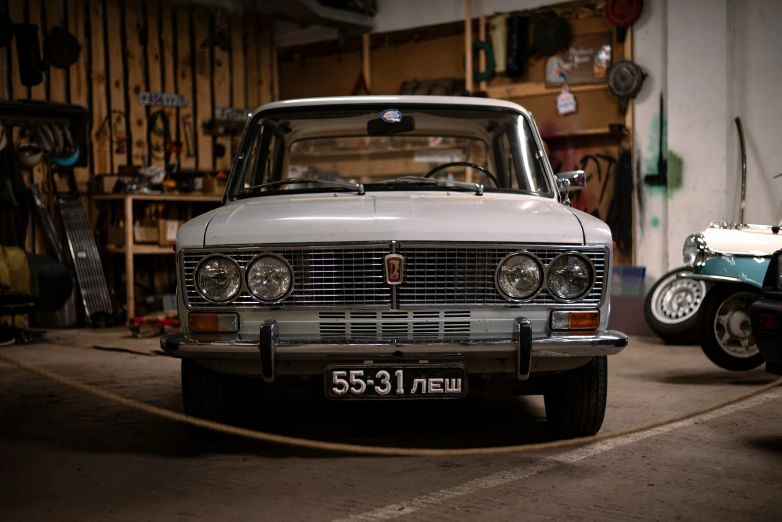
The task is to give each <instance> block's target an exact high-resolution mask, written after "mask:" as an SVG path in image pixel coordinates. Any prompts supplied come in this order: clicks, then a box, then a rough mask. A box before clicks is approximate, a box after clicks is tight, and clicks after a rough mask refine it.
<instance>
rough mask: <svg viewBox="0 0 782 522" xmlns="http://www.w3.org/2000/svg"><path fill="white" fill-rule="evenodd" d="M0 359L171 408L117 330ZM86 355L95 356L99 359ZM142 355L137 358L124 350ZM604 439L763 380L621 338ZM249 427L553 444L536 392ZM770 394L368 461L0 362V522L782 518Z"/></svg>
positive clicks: (357, 407)
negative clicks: (521, 447)
mask: <svg viewBox="0 0 782 522" xmlns="http://www.w3.org/2000/svg"><path fill="white" fill-rule="evenodd" d="M51 336H52V338H55V339H54V342H56V343H59V344H42V345H30V346H14V347H9V348H3V351H4V353H7V354H9V355H12V356H14V357H18V358H20V359H23V360H25V361H27V362H30V363H34V364H39V365H41V366H43V367H45V368H48V369H50V370H53V371H56V372H61V373H62V374H64V375H67V376H70V377H72V378H75V379H78V380H80V381H83V382H87V383H89V384H94V385H96V386H100V387H103V388H106V389H109V390H112V391H115V392H117V393H120V394H122V395H125V396H128V397H133V398H136V399H140V400H143V401H147V402H149V403H152V404H155V405H158V406H162V407H166V408H171V409H174V410H179V409H180V394H179V373H178V372H179V364H178V361H175V360H173V359H169V358H167V357H165V356H160V355H156V354H155V340H154V339H151V338H150V339H141V340H137V339H129V338H127V335H126V331H124V330H113V331H108V332H107V331H102V332H86V333H85V332H74V331H67V332H52V333H51ZM93 346H101V347H102V349H95V348H93ZM133 352H138V353H133ZM609 370H610V378H609V403H608V412H607V415H606V422H605V424H604V425H603V431H613V430H618V429H622V428H628V427H632V426H635V425H638V424H641V423H648V422H651V421H655V420H658V419H663V418H668V417H672V416H675V415H678V414H681V413H686V412H689V411H692V410H695V409H698V408H702V407H705V406H709V405H711V404H714V403H717V402H721V401H724V400H726V399H729V398H731V397H734V396H737V395H740V394H743V393H745V392H747V391H749V390H751V389H752V388H753V387H755V386H759V385H762V384H765V383H768V382H771V381H772V380H773V377H772V376H770V375H768V374H766V373H765V372H764V371H763V369H762V368H761V369H758V370H755V371H752V372H747V373H743V374H735V373H729V372H726V371H722V370H720V369H719V368H717V367H715V366H713V365H712V364H711V363H710V362H709V361H708V360H707V359H706V358H705V357H704V356H703V355H702V353H701V351H700V349H699V348H697V347H667V346H663V345H660V344H658V343H657V342H656V341H651V340H643V339H632V341H631V343H630V346H629V347H628V348H627V349H626V350H625V351H624V352H623V353H622V354H620V355H618V356H615V357H613V358H609ZM263 408H264V412H266V413H268V415H267V417H266V419H265V420H264V422H263V423H262V424H259V425H258V426H256V427H258V428H261V429H265V430H267V431H274V432H277V433H284V434H290V435H296V436H302V437H310V438H317V439H325V440H333V441H349V442H355V443H364V444H378V445H399V446H409V447H467V446H489V445H505V444H519V443H523V442H537V441H545V440H548V439H550V434H549V432H548V430H547V428H546V424H545V420H544V416H543V408H542V400H541V399H540V398H538V397H533V398H522V399H517V398H514V397H511V396H505V395H494V394H489V393H485V394H481V395H479V394H475V395H473V396H470V397H469V398H467V399H465V400H463V401H458V402H457V401H454V402H444V403H437V404H434V405H432V404H422V403H404V404H403V403H393V404H388V403H386V404H372V405H367V404H366V403H364V404H334V403H327V402H325V401H324V400H323V399H321V398H318V397H313V398H306V397H303V398H297V399H295V400H291V401H285V402H284V403H275V404H273V405H270V406H263ZM780 484H782V387H781V388H776V389H774V390H772V391H771V392H769V393H766V394H764V395H761V396H759V397H757V398H755V399H753V400H751V401H749V402H743V403H739V404H737V405H734V406H731V407H728V408H726V409H723V410H719V411H717V412H714V413H712V414H711V415H710V416H709V417H708V418H706V419H700V420H697V421H696V422H684V423H680V424H678V425H674V426H669V427H667V428H664V429H659V430H655V431H652V432H645V433H641V434H637V435H633V436H628V437H623V438H619V439H614V440H611V441H606V442H603V443H598V444H595V445H592V446H587V447H582V448H575V449H567V450H562V451H558V452H550V453H540V454H524V455H510V456H499V457H471V458H465V457H459V458H374V457H355V456H343V455H334V454H326V453H317V452H310V451H300V450H295V449H290V448H285V447H278V446H270V445H263V444H258V443H253V442H247V441H235V440H234V441H222V442H211V443H199V442H196V441H194V440H193V439H192V438H191V437H190V435H189V432H188V429H187V427H186V426H183V425H179V424H176V423H172V422H167V421H164V420H161V419H157V418H154V417H150V416H147V415H145V414H142V413H137V412H134V411H129V410H126V409H123V408H121V407H119V406H115V405H114V404H110V403H106V402H103V401H100V400H98V399H95V398H92V397H90V396H86V395H83V394H80V393H78V392H75V391H71V390H69V389H65V388H63V387H61V386H59V385H57V384H54V383H51V382H48V381H43V380H40V379H38V378H35V377H32V376H30V375H28V374H26V373H23V372H21V371H19V370H16V369H14V368H11V367H8V366H6V365H3V364H2V363H0V520H8V521H11V520H25V521H26V522H32V521H37V520H46V521H51V520H74V521H84V520H106V521H113V520H117V521H119V520H121V521H133V522H138V521H144V520H209V521H214V520H234V519H236V520H239V519H242V520H248V519H251V520H317V521H324V520H390V519H399V520H435V519H440V520H454V519H456V518H457V517H459V518H463V519H468V520H485V521H496V520H513V521H517V520H525V521H534V520H551V519H555V520H575V519H578V520H671V519H684V520H708V521H709V522H714V521H716V520H782V494H780V493H781V492H782V489H780Z"/></svg>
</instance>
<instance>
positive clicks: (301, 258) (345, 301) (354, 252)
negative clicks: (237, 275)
mask: <svg viewBox="0 0 782 522" xmlns="http://www.w3.org/2000/svg"><path fill="white" fill-rule="evenodd" d="M267 252H268V253H271V254H276V255H279V256H281V257H283V258H284V259H285V260H286V261H288V263H290V264H291V267H292V268H293V273H294V277H295V284H294V287H293V290H292V291H291V293H290V295H289V296H288V297H287V298H285V299H283V300H281V301H279V302H277V303H264V302H261V301H259V300H258V299H255V298H254V297H253V296H252V294H251V293H250V291H249V290H248V289H247V285H246V281H245V280H244V273H245V270H246V268H247V265H248V264H249V262H250V261H251V260H252V259H253V258H254V257H255V256H257V255H258V254H261V253H267ZM389 253H391V249H390V247H389V245H388V244H387V243H381V244H360V245H345V246H335V245H327V246H323V247H314V246H309V247H304V246H288V245H284V246H269V247H252V248H215V249H186V250H182V251H181V254H180V255H181V267H182V271H181V278H182V286H183V288H184V296H185V301H186V303H187V306H188V307H189V308H191V309H193V308H198V309H201V308H207V307H222V306H231V307H234V308H255V307H269V306H275V307H286V308H287V307H318V308H328V307H358V308H362V309H363V308H385V309H388V308H390V307H391V290H390V289H389V287H388V285H386V284H385V277H384V275H383V257H384V256H385V255H386V254H389ZM212 254H221V255H225V256H229V257H231V258H232V259H234V261H236V263H237V265H239V270H240V272H241V274H242V288H241V290H240V291H239V294H238V295H237V296H236V297H235V298H234V299H233V300H231V301H229V302H227V303H220V304H219V305H218V304H215V303H211V302H209V301H207V300H206V299H204V297H203V296H202V295H201V294H200V293H199V292H198V290H197V289H196V287H195V282H194V278H195V269H196V267H197V266H198V264H199V263H200V262H201V261H202V260H203V259H204V258H205V257H207V256H210V255H212Z"/></svg>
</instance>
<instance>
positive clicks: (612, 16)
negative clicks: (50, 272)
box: [606, 0, 644, 43]
mask: <svg viewBox="0 0 782 522" xmlns="http://www.w3.org/2000/svg"><path fill="white" fill-rule="evenodd" d="M643 5H644V3H643V0H608V1H607V2H606V17H607V18H608V21H609V22H611V23H612V24H613V25H615V26H616V41H617V42H619V43H624V41H625V37H626V36H627V28H628V27H630V26H631V25H633V24H634V23H635V22H637V21H638V19H639V18H640V17H641V11H642V10H643Z"/></svg>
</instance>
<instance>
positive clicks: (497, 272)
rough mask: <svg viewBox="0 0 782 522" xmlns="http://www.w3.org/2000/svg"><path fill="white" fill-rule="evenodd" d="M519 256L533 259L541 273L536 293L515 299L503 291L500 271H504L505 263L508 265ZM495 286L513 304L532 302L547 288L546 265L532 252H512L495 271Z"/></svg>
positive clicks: (501, 261)
mask: <svg viewBox="0 0 782 522" xmlns="http://www.w3.org/2000/svg"><path fill="white" fill-rule="evenodd" d="M519 256H524V257H527V258H529V259H532V261H534V262H535V264H537V266H538V271H539V272H540V282H539V283H538V287H537V288H536V289H535V291H534V292H532V293H531V294H529V295H527V296H525V297H514V296H512V295H509V294H507V293H506V292H505V291H504V290H503V289H502V286H501V285H500V271H501V270H502V267H503V265H505V263H507V262H508V261H510V260H511V259H513V258H514V257H519ZM494 286H495V288H496V289H497V292H499V293H500V295H501V296H502V297H504V298H505V299H507V300H508V301H510V302H512V303H526V302H529V301H532V300H533V299H535V298H536V297H537V296H538V294H539V293H540V292H541V291H542V290H543V289H544V288H545V287H546V265H544V264H543V261H541V260H540V258H539V257H538V256H536V255H535V254H533V253H532V252H527V251H525V250H520V251H518V252H512V253H510V254H508V255H507V256H505V257H503V258H502V259H501V260H500V262H499V263H498V264H497V268H496V270H495V271H494Z"/></svg>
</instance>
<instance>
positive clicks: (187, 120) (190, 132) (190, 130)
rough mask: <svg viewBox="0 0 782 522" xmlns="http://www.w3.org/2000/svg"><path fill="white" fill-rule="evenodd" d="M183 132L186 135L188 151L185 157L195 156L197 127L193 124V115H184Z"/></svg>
mask: <svg viewBox="0 0 782 522" xmlns="http://www.w3.org/2000/svg"><path fill="white" fill-rule="evenodd" d="M182 133H183V134H184V135H185V144H186V146H187V152H186V153H185V157H187V158H194V157H195V127H194V125H193V115H192V114H185V115H184V116H182Z"/></svg>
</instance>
